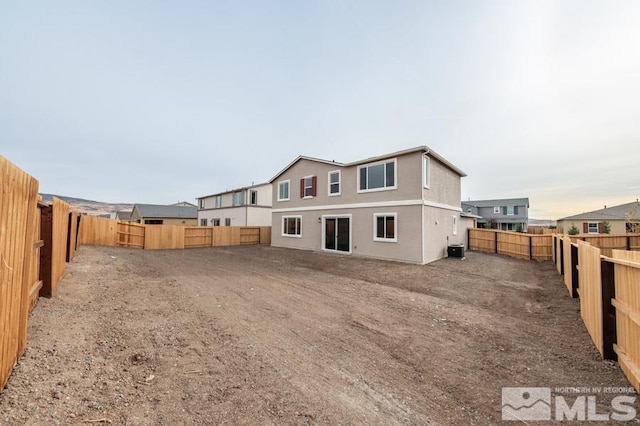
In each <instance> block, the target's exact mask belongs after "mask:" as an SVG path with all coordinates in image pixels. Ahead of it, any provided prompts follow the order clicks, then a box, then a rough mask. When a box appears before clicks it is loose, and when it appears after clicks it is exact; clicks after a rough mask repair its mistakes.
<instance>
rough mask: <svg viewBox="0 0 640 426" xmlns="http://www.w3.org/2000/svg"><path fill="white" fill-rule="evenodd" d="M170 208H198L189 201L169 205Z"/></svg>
mask: <svg viewBox="0 0 640 426" xmlns="http://www.w3.org/2000/svg"><path fill="white" fill-rule="evenodd" d="M169 205H170V206H175V207H196V208H197V207H198V206H196V205H195V204H193V203H190V202H188V201H178V202H177V203H174V204H169Z"/></svg>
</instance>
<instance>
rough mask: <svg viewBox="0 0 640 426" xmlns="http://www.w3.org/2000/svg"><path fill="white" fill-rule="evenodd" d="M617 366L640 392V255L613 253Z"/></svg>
mask: <svg viewBox="0 0 640 426" xmlns="http://www.w3.org/2000/svg"><path fill="white" fill-rule="evenodd" d="M612 257H613V259H622V260H626V261H628V262H625V264H622V263H615V288H616V292H615V299H614V300H613V306H614V307H615V308H616V332H617V339H616V340H617V344H616V345H614V349H615V352H616V354H618V363H619V364H620V368H621V369H622V371H623V372H624V373H625V375H626V376H627V378H628V379H629V382H631V384H632V385H633V386H634V387H635V389H636V391H637V392H640V252H630V251H623V250H613V251H612Z"/></svg>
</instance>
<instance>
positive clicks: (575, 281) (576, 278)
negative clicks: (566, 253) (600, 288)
mask: <svg viewBox="0 0 640 426" xmlns="http://www.w3.org/2000/svg"><path fill="white" fill-rule="evenodd" d="M569 247H571V297H573V298H574V299H575V298H576V297H578V287H579V286H580V275H579V274H580V271H579V268H578V246H577V245H573V244H571V245H570V246H569Z"/></svg>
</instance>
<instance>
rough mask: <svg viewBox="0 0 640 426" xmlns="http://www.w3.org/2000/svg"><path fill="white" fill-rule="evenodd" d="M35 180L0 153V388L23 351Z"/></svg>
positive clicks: (34, 226) (36, 194)
mask: <svg viewBox="0 0 640 426" xmlns="http://www.w3.org/2000/svg"><path fill="white" fill-rule="evenodd" d="M37 201H38V181H37V180H36V179H35V178H33V177H32V176H29V175H28V174H27V173H25V172H23V171H22V170H20V169H19V168H18V167H16V166H15V165H13V164H12V163H10V162H9V161H8V160H6V159H5V158H4V157H2V156H0V389H2V388H3V387H4V385H5V383H6V381H7V379H8V378H9V375H10V374H11V371H12V370H13V367H14V366H15V364H16V362H17V360H18V358H19V357H20V356H21V355H22V353H23V352H24V348H25V344H26V331H27V321H28V313H29V309H28V308H29V290H30V289H31V287H32V285H33V283H32V282H31V281H32V280H34V277H33V275H32V274H33V267H32V263H33V262H36V260H35V259H33V257H34V256H35V252H34V243H35V242H36V238H38V237H37V235H36V234H35V232H36V211H37Z"/></svg>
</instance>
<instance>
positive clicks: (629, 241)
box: [627, 235, 631, 251]
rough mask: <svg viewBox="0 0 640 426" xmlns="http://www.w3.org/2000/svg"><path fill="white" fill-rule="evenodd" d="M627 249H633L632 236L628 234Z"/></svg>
mask: <svg viewBox="0 0 640 426" xmlns="http://www.w3.org/2000/svg"><path fill="white" fill-rule="evenodd" d="M627 251H631V237H630V236H628V235H627Z"/></svg>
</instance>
